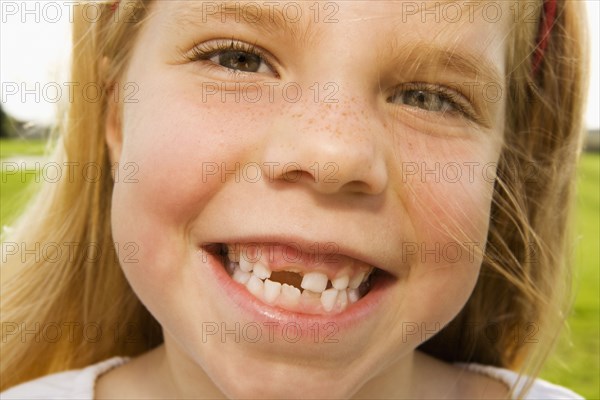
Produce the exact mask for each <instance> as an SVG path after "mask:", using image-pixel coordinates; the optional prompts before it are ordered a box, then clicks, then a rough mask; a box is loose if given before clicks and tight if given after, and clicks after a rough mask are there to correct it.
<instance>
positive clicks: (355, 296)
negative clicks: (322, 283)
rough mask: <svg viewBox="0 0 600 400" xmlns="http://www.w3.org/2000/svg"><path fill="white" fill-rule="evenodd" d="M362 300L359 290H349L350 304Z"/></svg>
mask: <svg viewBox="0 0 600 400" xmlns="http://www.w3.org/2000/svg"><path fill="white" fill-rule="evenodd" d="M359 298H360V294H359V293H358V289H350V290H348V300H349V301H350V303H356V302H357V301H358V299H359Z"/></svg>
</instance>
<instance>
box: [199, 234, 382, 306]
mask: <svg viewBox="0 0 600 400" xmlns="http://www.w3.org/2000/svg"><path fill="white" fill-rule="evenodd" d="M210 249H211V253H213V254H214V255H216V256H218V258H219V259H220V261H221V264H222V266H223V268H224V269H225V271H226V272H227V273H228V275H229V277H230V278H231V279H232V280H233V281H235V282H237V283H238V284H239V285H242V286H244V287H245V289H246V290H247V291H248V292H249V293H250V294H251V295H252V296H254V297H255V298H257V299H258V300H260V301H261V302H263V303H266V304H268V305H270V306H273V307H278V308H282V309H284V310H288V311H293V312H299V313H304V314H329V315H330V314H339V313H341V312H343V311H344V310H346V309H347V308H348V307H350V306H351V305H352V304H354V303H356V302H358V301H360V299H362V298H363V297H364V296H365V295H366V294H367V293H368V292H369V291H370V290H371V288H372V287H373V284H374V283H376V279H375V278H376V276H378V275H381V274H384V271H382V270H380V269H378V268H376V267H373V266H372V265H369V264H366V263H364V262H361V261H358V260H356V259H353V258H350V257H345V256H341V255H338V254H317V255H315V254H306V253H301V252H299V251H297V250H295V249H293V248H291V247H289V246H285V245H281V244H251V245H249V244H239V243H236V244H225V243H220V244H215V245H212V246H210Z"/></svg>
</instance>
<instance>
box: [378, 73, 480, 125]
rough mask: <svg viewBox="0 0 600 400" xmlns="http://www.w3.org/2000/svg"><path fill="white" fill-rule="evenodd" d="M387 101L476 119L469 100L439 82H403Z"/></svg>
mask: <svg viewBox="0 0 600 400" xmlns="http://www.w3.org/2000/svg"><path fill="white" fill-rule="evenodd" d="M388 102H390V103H393V104H398V105H402V106H406V107H411V108H415V109H419V110H423V111H427V112H431V113H436V114H442V115H449V116H464V117H467V118H469V119H472V120H474V121H477V120H478V117H477V113H476V112H475V109H474V108H473V105H472V104H471V101H469V100H468V99H467V98H466V97H465V96H464V95H463V94H461V93H460V92H458V91H457V90H454V89H451V88H449V87H446V86H443V85H439V84H431V83H423V82H415V83H408V84H404V85H402V86H400V87H399V88H396V90H395V92H394V94H393V95H392V96H390V97H389V98H388Z"/></svg>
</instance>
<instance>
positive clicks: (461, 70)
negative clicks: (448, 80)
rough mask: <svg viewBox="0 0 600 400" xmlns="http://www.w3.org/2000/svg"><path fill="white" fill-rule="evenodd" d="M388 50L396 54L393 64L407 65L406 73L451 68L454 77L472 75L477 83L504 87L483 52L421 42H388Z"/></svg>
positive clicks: (499, 76) (496, 71)
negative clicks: (475, 52) (477, 52)
mask: <svg viewBox="0 0 600 400" xmlns="http://www.w3.org/2000/svg"><path fill="white" fill-rule="evenodd" d="M388 49H390V51H391V52H392V54H397V56H395V57H394V59H393V60H394V61H393V65H398V66H402V67H404V68H406V66H407V65H408V66H409V70H410V72H413V73H414V72H416V71H419V72H421V73H431V72H433V71H435V72H436V73H438V72H439V71H451V72H454V73H455V74H456V75H458V76H463V77H469V78H474V79H476V81H477V82H483V83H489V82H493V83H497V84H499V85H500V86H501V87H504V78H503V76H502V74H501V73H500V71H499V69H498V68H497V67H495V66H494V64H493V63H492V62H490V61H489V60H486V59H485V57H483V55H481V54H474V53H472V52H469V51H468V50H466V49H460V48H448V47H444V46H442V45H439V44H436V43H431V42H423V41H421V42H416V43H415V42H412V43H402V44H398V43H392V44H391V46H390V47H388ZM380 57H381V55H380ZM396 60H397V61H396ZM411 62H412V63H411Z"/></svg>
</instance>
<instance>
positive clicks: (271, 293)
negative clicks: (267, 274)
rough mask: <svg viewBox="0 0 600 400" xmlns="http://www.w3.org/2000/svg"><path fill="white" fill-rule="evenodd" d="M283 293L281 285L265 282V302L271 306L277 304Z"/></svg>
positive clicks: (269, 281)
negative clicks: (276, 301)
mask: <svg viewBox="0 0 600 400" xmlns="http://www.w3.org/2000/svg"><path fill="white" fill-rule="evenodd" d="M280 293H281V283H279V282H273V281H272V280H270V279H267V280H265V301H266V302H267V303H269V304H273V303H275V300H277V297H279V294H280Z"/></svg>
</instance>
